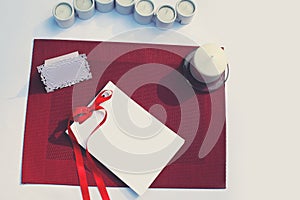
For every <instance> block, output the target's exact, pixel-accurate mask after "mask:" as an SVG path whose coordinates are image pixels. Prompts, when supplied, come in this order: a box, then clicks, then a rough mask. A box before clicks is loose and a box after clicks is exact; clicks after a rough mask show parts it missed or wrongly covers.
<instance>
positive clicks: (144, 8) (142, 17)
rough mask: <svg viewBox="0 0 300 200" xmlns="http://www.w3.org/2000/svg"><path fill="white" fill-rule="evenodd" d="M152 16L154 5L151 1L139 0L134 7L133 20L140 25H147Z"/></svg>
mask: <svg viewBox="0 0 300 200" xmlns="http://www.w3.org/2000/svg"><path fill="white" fill-rule="evenodd" d="M153 15H154V3H153V2H152V1H151V0H140V1H138V2H137V3H136V4H135V7H134V15H133V16H134V19H135V20H136V21H137V22H138V23H140V24H149V23H151V21H152V18H153Z"/></svg>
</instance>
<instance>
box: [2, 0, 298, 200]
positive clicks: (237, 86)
mask: <svg viewBox="0 0 300 200" xmlns="http://www.w3.org/2000/svg"><path fill="white" fill-rule="evenodd" d="M67 1H68V0H67ZM195 1H197V4H198V8H199V10H198V11H199V12H198V13H197V15H196V16H195V18H194V20H193V22H192V24H190V25H187V26H180V25H176V26H175V27H174V29H173V30H176V31H177V32H179V33H181V34H183V35H186V36H187V37H188V38H191V39H193V40H194V41H196V42H197V43H198V44H200V45H201V44H204V43H207V42H216V43H219V44H221V45H223V46H225V47H226V52H227V54H228V56H229V59H230V66H231V73H230V78H229V81H228V82H227V117H228V144H227V145H228V174H227V179H228V188H227V189H226V190H163V189H160V190H156V189H151V190H149V191H148V192H147V193H146V194H145V195H144V196H143V197H140V198H138V199H143V200H150V199H151V200H152V199H174V200H179V199H189V200H192V199H195V200H199V199H206V200H250V199H251V200H252V199H272V200H277V199H278V200H279V199H299V198H300V194H299V192H298V186H299V179H300V172H299V169H300V158H299V157H300V156H299V153H300V148H299V143H300V129H299V124H300V117H299V112H300V106H299V102H300V92H299V86H300V84H299V76H300V69H299V68H300V63H299V57H300V56H299V52H300V40H299V37H300V31H299V30H300V29H299V18H300V14H299V8H300V4H299V1H296V0H286V1H271V0H265V1H259V0H252V1H245V0H244V1H238V0H227V1H221V0H219V1H218V0H199V1H198V0H195ZM57 2H58V0H43V1H41V0H26V1H2V2H1V12H0V27H1V31H0V55H1V64H0V77H1V78H0V89H1V90H0V91H1V95H0V110H1V115H0V125H1V140H0V143H1V144H0V159H1V161H0V178H1V179H0V180H1V182H0V199H15V200H19V199H22V200H24V199H30V200H40V199H57V200H60V199H61V200H65V199H74V200H75V199H81V196H80V190H79V187H70V186H49V185H26V186H24V185H20V174H21V171H20V170H21V155H22V144H23V132H24V119H25V109H26V98H27V97H26V96H27V89H28V80H29V70H30V65H31V52H32V41H33V38H63V39H82V40H106V39H109V38H111V37H113V36H117V35H119V34H120V33H123V32H126V31H128V30H133V29H137V28H143V27H153V26H154V25H153V24H151V25H148V26H141V25H138V24H136V23H135V22H134V21H133V19H132V16H121V15H119V14H117V13H116V12H115V11H114V12H112V13H108V14H101V13H96V15H95V16H94V17H93V18H92V19H90V20H88V21H81V20H77V22H76V24H75V25H74V26H72V27H71V28H69V29H66V30H63V29H59V28H58V27H57V26H56V25H55V23H54V21H53V19H52V17H51V11H52V7H53V6H54V5H55V4H56V3H57ZM156 2H159V1H158V0H156ZM162 2H169V3H174V1H173V0H164V1H162ZM154 33H155V31H154ZM157 34H158V36H159V37H158V38H153V40H151V38H150V39H149V38H147V37H145V38H143V37H142V36H140V37H138V36H135V37H132V38H130V37H128V38H123V39H122V38H119V39H120V40H122V41H136V42H143V41H145V40H146V41H148V42H149V41H150V42H160V43H162V42H164V43H174V42H176V43H183V44H184V41H174V38H173V39H172V37H166V35H165V34H169V33H168V32H161V31H158V30H157ZM166 38H167V39H166ZM92 193H93V196H94V197H95V198H94V199H99V198H97V197H98V194H97V191H96V190H95V188H93V189H92ZM109 193H110V194H111V198H112V199H113V200H114V199H118V200H123V199H124V200H125V199H135V198H136V197H135V196H133V195H132V194H131V193H130V191H129V190H127V189H109Z"/></svg>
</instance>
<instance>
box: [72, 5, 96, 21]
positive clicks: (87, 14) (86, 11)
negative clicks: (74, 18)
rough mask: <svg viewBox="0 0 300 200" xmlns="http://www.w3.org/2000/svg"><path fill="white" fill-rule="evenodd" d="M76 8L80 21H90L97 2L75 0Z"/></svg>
mask: <svg viewBox="0 0 300 200" xmlns="http://www.w3.org/2000/svg"><path fill="white" fill-rule="evenodd" d="M74 8H75V11H76V13H77V15H78V17H79V18H80V19H89V18H91V17H92V16H93V15H94V13H95V0H74Z"/></svg>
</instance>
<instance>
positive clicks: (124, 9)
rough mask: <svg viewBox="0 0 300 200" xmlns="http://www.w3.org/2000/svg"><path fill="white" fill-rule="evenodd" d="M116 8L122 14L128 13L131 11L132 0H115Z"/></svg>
mask: <svg viewBox="0 0 300 200" xmlns="http://www.w3.org/2000/svg"><path fill="white" fill-rule="evenodd" d="M115 1H116V10H117V11H118V12H119V13H120V14H123V15H128V14H130V13H132V12H133V9H134V0H115Z"/></svg>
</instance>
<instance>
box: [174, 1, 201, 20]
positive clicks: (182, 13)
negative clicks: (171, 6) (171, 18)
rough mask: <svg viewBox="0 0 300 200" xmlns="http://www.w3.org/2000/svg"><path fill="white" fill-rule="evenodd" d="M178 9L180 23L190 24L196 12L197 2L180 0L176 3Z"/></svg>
mask: <svg viewBox="0 0 300 200" xmlns="http://www.w3.org/2000/svg"><path fill="white" fill-rule="evenodd" d="M176 11H177V19H178V21H179V23H181V24H188V23H190V22H191V20H192V18H193V16H194V14H195V12H196V4H195V3H194V2H193V1H192V0H180V1H178V2H177V4H176Z"/></svg>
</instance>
